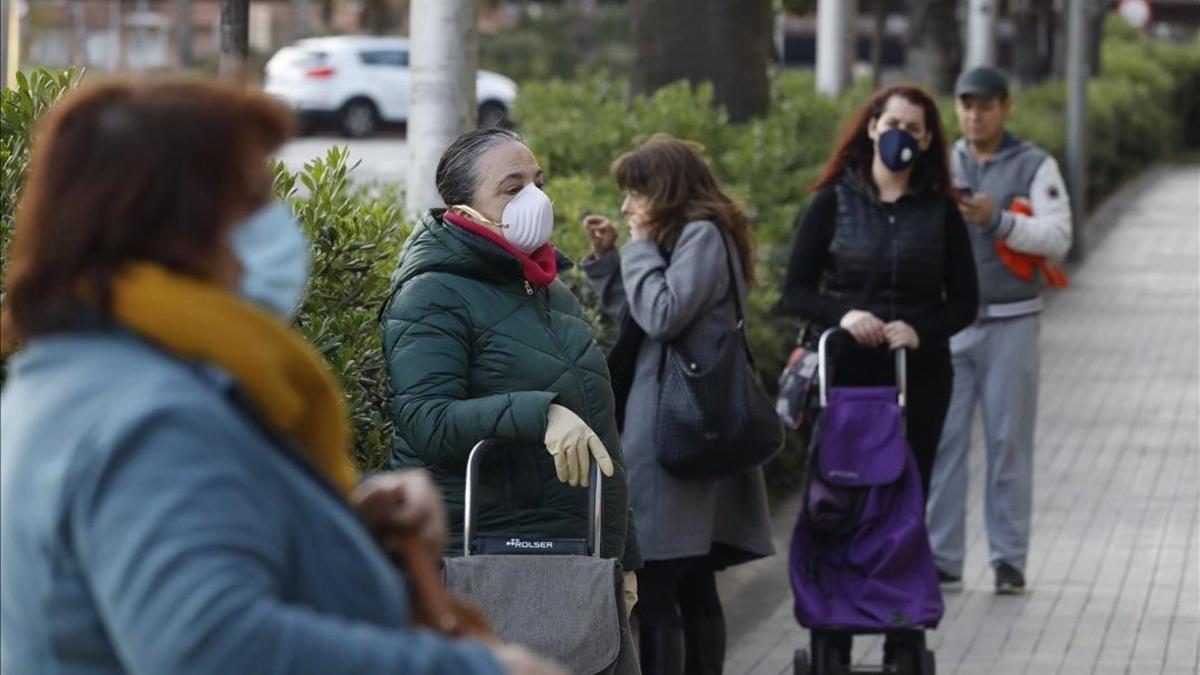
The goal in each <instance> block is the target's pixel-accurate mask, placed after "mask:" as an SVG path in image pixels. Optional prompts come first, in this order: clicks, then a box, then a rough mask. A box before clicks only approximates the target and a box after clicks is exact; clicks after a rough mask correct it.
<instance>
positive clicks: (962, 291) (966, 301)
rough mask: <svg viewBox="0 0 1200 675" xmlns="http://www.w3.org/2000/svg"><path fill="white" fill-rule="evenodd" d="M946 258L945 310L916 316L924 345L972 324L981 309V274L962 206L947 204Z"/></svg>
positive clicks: (936, 342)
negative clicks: (976, 272)
mask: <svg viewBox="0 0 1200 675" xmlns="http://www.w3.org/2000/svg"><path fill="white" fill-rule="evenodd" d="M945 227H946V240H945V241H946V249H945V250H946V258H945V260H944V261H943V278H944V279H945V290H944V293H945V304H944V305H943V306H942V311H940V312H937V313H935V314H930V315H928V316H923V317H921V318H919V319H914V320H913V322H912V327H913V329H914V330H915V331H917V337H919V338H920V339H921V344H922V345H933V344H940V343H944V342H945V341H946V340H948V339H950V336H951V335H954V334H955V333H957V332H958V331H960V330H962V329H964V328H966V327H967V326H969V325H971V322H972V321H974V320H975V317H976V316H977V315H978V313H979V278H978V277H977V276H976V274H975V254H974V253H973V252H972V251H971V240H970V238H969V235H968V234H967V224H966V223H965V222H964V221H963V219H962V214H961V213H959V212H958V209H957V208H955V207H954V205H953V204H950V205H948V206H947V208H946V219H945Z"/></svg>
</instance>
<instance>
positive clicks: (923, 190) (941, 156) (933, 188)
mask: <svg viewBox="0 0 1200 675" xmlns="http://www.w3.org/2000/svg"><path fill="white" fill-rule="evenodd" d="M893 96H899V97H900V98H903V99H905V100H906V101H908V102H909V103H912V104H913V105H918V106H921V109H922V110H924V111H925V130H926V131H928V132H929V134H930V136H931V137H932V140H931V142H930V144H929V148H928V149H927V150H925V152H922V153H921V154H919V155H918V156H917V161H916V162H914V163H913V167H912V173H911V174H909V178H908V186H909V189H910V190H911V191H912V192H913V193H914V194H917V195H929V194H939V193H940V194H943V195H949V194H950V167H949V163H948V160H947V156H946V134H945V132H944V131H943V130H942V118H941V116H940V115H939V114H938V109H937V104H936V103H934V101H933V98H932V97H930V95H929V94H927V93H926V92H925V90H924V89H921V88H920V87H915V86H911V85H894V86H891V87H885V88H883V89H880V90H879V91H877V92H875V93H874V94H873V95H872V96H871V99H870V100H869V101H867V103H866V105H864V106H863V107H861V108H859V109H858V110H857V111H856V112H855V113H854V115H852V116H851V117H850V119H849V120H848V121H847V122H846V125H845V127H844V128H843V129H842V134H841V136H840V137H839V138H838V142H837V144H836V145H835V146H834V150H833V153H831V154H830V155H829V159H828V160H827V161H826V162H825V168H824V169H823V170H822V171H821V175H820V176H819V177H818V178H817V180H816V181H815V182H813V184H812V185H811V186H809V187H810V188H812V189H813V190H819V189H821V188H825V187H829V186H830V185H833V184H834V183H837V182H838V180H839V179H840V178H841V177H842V174H843V173H845V171H846V169H849V170H851V171H853V172H855V173H856V174H858V176H859V178H860V179H862V181H863V182H864V183H866V184H867V185H873V184H874V183H873V180H872V178H871V162H872V160H873V159H874V157H875V144H874V142H872V141H871V138H870V136H867V127H868V126H869V125H870V123H871V121H872V120H877V119H879V118H880V117H881V116H882V115H883V111H884V110H885V109H886V108H887V104H888V101H890V100H891V99H892V97H893Z"/></svg>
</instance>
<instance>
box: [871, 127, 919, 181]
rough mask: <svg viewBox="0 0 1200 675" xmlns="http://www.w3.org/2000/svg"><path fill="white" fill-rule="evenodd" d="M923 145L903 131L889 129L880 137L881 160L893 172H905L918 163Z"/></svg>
mask: <svg viewBox="0 0 1200 675" xmlns="http://www.w3.org/2000/svg"><path fill="white" fill-rule="evenodd" d="M920 153H921V144H920V142H919V141H917V137H916V136H913V135H912V134H910V133H908V132H907V131H905V130H903V129H888V130H887V131H885V132H883V134H881V135H880V136H879V159H880V160H882V161H883V165H884V166H886V167H887V168H889V169H891V170H892V171H903V170H905V169H907V168H908V167H910V166H912V164H913V162H915V161H917V155H919V154H920Z"/></svg>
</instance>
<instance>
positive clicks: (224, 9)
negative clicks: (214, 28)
mask: <svg viewBox="0 0 1200 675" xmlns="http://www.w3.org/2000/svg"><path fill="white" fill-rule="evenodd" d="M249 54H250V0H221V60H220V65H219V67H218V72H219V74H220V76H221V77H222V78H225V79H227V80H234V81H237V82H242V81H244V80H245V79H246V58H247V56H249Z"/></svg>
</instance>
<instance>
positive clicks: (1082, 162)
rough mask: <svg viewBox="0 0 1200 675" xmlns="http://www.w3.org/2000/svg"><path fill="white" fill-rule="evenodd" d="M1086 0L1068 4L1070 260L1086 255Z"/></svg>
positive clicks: (1070, 0) (1071, 0) (1077, 0)
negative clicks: (1071, 225)
mask: <svg viewBox="0 0 1200 675" xmlns="http://www.w3.org/2000/svg"><path fill="white" fill-rule="evenodd" d="M1086 5H1087V0H1069V2H1068V3H1067V13H1068V14H1067V182H1068V183H1069V186H1068V188H1069V190H1070V192H1071V207H1072V211H1073V216H1074V218H1073V221H1074V224H1075V226H1074V227H1072V228H1071V256H1070V257H1071V259H1072V260H1079V259H1081V258H1082V257H1083V254H1084V245H1085V239H1084V231H1083V217H1084V215H1085V214H1086V213H1087V79H1088V17H1087V6H1086Z"/></svg>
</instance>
